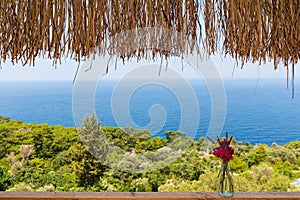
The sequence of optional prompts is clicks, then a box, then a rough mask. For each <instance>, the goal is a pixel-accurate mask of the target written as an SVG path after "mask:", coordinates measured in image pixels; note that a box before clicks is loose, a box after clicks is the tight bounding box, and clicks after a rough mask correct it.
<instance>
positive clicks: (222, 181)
mask: <svg viewBox="0 0 300 200" xmlns="http://www.w3.org/2000/svg"><path fill="white" fill-rule="evenodd" d="M208 139H209V140H211V139H210V138H208ZM217 139H218V146H219V147H218V148H215V149H214V153H213V154H214V155H215V156H216V157H218V158H220V159H221V161H222V165H221V169H220V172H219V174H218V194H219V195H220V196H222V197H232V196H233V193H234V190H233V180H232V176H231V171H230V166H229V161H230V160H233V154H234V150H233V148H232V147H231V146H230V143H231V140H232V137H230V139H228V133H227V132H226V137H225V138H224V139H220V138H217ZM211 141H212V140H211Z"/></svg>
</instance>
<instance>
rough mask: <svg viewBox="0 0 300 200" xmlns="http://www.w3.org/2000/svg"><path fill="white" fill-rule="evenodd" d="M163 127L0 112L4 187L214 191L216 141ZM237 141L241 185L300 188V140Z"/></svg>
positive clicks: (234, 165) (236, 172)
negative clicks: (29, 118)
mask: <svg viewBox="0 0 300 200" xmlns="http://www.w3.org/2000/svg"><path fill="white" fill-rule="evenodd" d="M77 131H78V132H79V134H78V132H77ZM165 134H166V137H165V138H160V137H156V138H152V137H151V133H150V132H149V131H147V130H134V129H132V128H129V127H128V128H126V129H125V130H122V129H120V128H118V127H100V123H99V122H98V121H97V119H96V118H95V117H94V116H92V117H87V118H86V119H85V120H84V121H83V127H82V128H81V129H79V130H76V129H75V128H66V127H63V126H49V125H47V124H25V123H23V122H22V121H19V120H10V119H9V118H8V117H1V116H0V190H10V191H138V192H140V191H163V192H166V191H216V179H217V174H218V170H219V167H220V161H219V160H218V159H217V158H215V157H214V156H212V155H211V152H212V150H213V148H214V144H212V143H211V142H208V141H206V140H204V138H200V139H199V141H194V140H192V139H191V138H189V137H185V134H184V133H182V132H180V131H177V132H174V131H166V133H165ZM79 135H80V136H81V137H79ZM104 137H105V138H106V140H108V141H111V143H113V144H114V145H115V147H116V148H110V146H109V145H110V144H109V143H107V142H103V141H104V140H103V138H104ZM84 144H88V145H84ZM233 148H234V150H235V158H234V160H233V161H231V163H230V166H231V169H232V172H233V178H234V184H235V191H299V189H297V188H295V187H293V186H292V185H291V184H290V183H291V182H292V181H294V180H296V179H297V178H300V141H298V140H297V141H294V142H289V143H287V144H285V145H283V146H279V145H276V144H275V143H274V144H272V145H271V146H268V145H265V144H259V145H255V146H254V145H252V144H250V143H246V144H245V145H243V144H242V143H241V142H238V143H237V142H235V141H234V142H233ZM90 152H92V153H93V155H94V156H96V157H97V158H99V159H96V158H95V157H94V156H93V155H91V153H90ZM104 155H106V156H104ZM120 155H121V156H120ZM140 155H144V156H143V157H141V156H140ZM178 155H179V156H178ZM176 156H177V157H176ZM172 158H173V159H172ZM108 161H109V163H110V165H107V162H108ZM138 162H140V163H138ZM137 163H138V164H137ZM136 166H138V167H139V169H136V168H134V167H136ZM157 166H160V167H157Z"/></svg>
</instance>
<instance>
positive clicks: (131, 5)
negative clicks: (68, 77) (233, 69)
mask: <svg viewBox="0 0 300 200" xmlns="http://www.w3.org/2000/svg"><path fill="white" fill-rule="evenodd" d="M202 23H203V24H202ZM299 24H300V2H299V0H280V1H278V0H243V1H240V0H114V1H111V0H107V1H104V0H93V1H91V0H22V1H19V0H1V1H0V60H1V62H5V61H6V60H7V59H10V60H11V61H12V62H13V63H17V62H19V61H21V62H22V64H24V65H25V64H30V65H34V62H35V58H36V57H37V56H43V57H44V56H45V57H47V58H51V59H53V60H54V61H55V62H56V61H60V59H61V58H62V57H65V56H68V57H70V58H73V59H75V60H76V61H78V62H80V61H81V60H82V59H85V58H87V57H88V56H90V55H91V54H95V53H98V54H100V55H103V54H105V53H109V54H114V55H117V56H118V57H119V58H121V59H123V61H125V60H127V59H130V58H132V57H136V58H138V59H141V58H147V59H154V58H155V57H156V55H159V56H161V57H165V58H168V57H170V56H171V55H175V56H181V57H182V56H183V55H184V54H186V53H191V52H193V50H195V49H198V46H197V45H198V44H203V47H204V49H205V50H206V51H207V52H208V54H209V55H211V54H214V53H216V52H217V51H218V50H220V49H221V51H222V52H223V53H224V54H225V55H226V54H229V55H231V56H232V57H233V58H234V59H236V60H237V61H240V62H241V63H242V65H243V64H244V63H245V62H248V61H250V62H258V63H259V64H261V63H264V62H266V61H267V60H268V59H269V60H270V59H273V60H274V69H277V67H278V64H280V63H281V62H282V63H283V65H284V66H286V67H287V66H288V65H289V64H290V63H292V67H291V71H292V77H294V74H293V73H294V65H295V64H296V63H297V61H298V60H299V59H300V26H299ZM150 27H155V28H154V29H147V28H150ZM202 27H205V29H204V30H205V37H204V38H202V35H204V33H202ZM164 29H170V30H171V31H169V32H166V31H164ZM128 30H136V31H135V34H128V33H126V31H128ZM143 31H144V32H143ZM147 31H149V32H147ZM131 32H132V31H131ZM174 34H175V35H176V37H172V36H174ZM220 41H221V42H220ZM162 42H163V44H162ZM161 45H163V47H162V46H161Z"/></svg>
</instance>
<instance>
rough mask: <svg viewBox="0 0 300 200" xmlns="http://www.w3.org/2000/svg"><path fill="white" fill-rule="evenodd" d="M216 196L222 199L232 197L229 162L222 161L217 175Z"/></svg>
mask: <svg viewBox="0 0 300 200" xmlns="http://www.w3.org/2000/svg"><path fill="white" fill-rule="evenodd" d="M218 194H219V195H220V196H222V197H232V196H233V194H234V190H233V180H232V176H231V171H230V166H229V162H225V161H222V166H221V169H220V172H219V175H218Z"/></svg>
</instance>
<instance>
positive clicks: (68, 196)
mask: <svg viewBox="0 0 300 200" xmlns="http://www.w3.org/2000/svg"><path fill="white" fill-rule="evenodd" d="M12 199H17V200H29V199H33V200H160V199H161V200H165V199H168V200H171V199H180V200H201V199H208V200H213V199H228V198H222V197H220V196H218V194H217V193H215V192H166V193H165V192H0V200H12ZM231 199H236V200H249V199H262V200H264V199H265V200H276V199H281V200H282V199H286V200H289V199H293V200H294V199H299V200H300V192H278V193H277V192H274V193H272V192H267V193H260V192H237V193H235V194H234V196H233V197H232V198H231Z"/></svg>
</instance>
